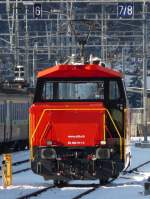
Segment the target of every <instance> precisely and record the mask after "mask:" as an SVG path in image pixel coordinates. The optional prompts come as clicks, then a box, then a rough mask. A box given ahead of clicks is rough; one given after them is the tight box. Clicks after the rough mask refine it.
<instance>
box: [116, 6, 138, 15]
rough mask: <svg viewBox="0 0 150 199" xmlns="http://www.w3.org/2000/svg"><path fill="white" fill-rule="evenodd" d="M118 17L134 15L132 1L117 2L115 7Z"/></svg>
mask: <svg viewBox="0 0 150 199" xmlns="http://www.w3.org/2000/svg"><path fill="white" fill-rule="evenodd" d="M117 11H118V12H117V13H118V17H122V18H130V17H132V16H133V15H134V4H133V3H118V7H117Z"/></svg>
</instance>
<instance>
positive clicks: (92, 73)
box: [37, 64, 122, 78]
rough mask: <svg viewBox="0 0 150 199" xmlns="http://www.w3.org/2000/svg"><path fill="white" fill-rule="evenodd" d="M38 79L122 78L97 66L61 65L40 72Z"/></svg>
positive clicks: (120, 75) (115, 72) (117, 73)
mask: <svg viewBox="0 0 150 199" xmlns="http://www.w3.org/2000/svg"><path fill="white" fill-rule="evenodd" d="M37 77H38V78H92V77H108V78H113V77H120V78H121V77H122V74H121V73H120V72H117V71H114V70H112V69H110V68H105V67H103V66H100V65H97V64H86V65H68V64H61V65H56V66H53V67H50V68H48V69H45V70H42V71H40V72H38V75H37Z"/></svg>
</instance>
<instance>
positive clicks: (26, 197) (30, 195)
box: [16, 185, 56, 199]
mask: <svg viewBox="0 0 150 199" xmlns="http://www.w3.org/2000/svg"><path fill="white" fill-rule="evenodd" d="M55 187H56V186H55V185H53V186H52V185H50V186H48V187H45V188H44V189H41V190H38V191H35V192H32V193H30V194H27V195H24V196H21V197H18V198H16V199H28V198H31V197H36V196H38V195H40V194H41V193H43V192H46V191H48V190H49V189H53V188H55Z"/></svg>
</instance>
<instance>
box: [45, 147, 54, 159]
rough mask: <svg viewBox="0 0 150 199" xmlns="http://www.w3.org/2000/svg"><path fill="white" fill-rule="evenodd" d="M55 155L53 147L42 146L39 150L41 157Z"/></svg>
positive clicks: (47, 157) (49, 157)
mask: <svg viewBox="0 0 150 199" xmlns="http://www.w3.org/2000/svg"><path fill="white" fill-rule="evenodd" d="M56 157H57V155H56V151H55V149H53V148H44V149H42V150H41V158H43V159H55V158H56Z"/></svg>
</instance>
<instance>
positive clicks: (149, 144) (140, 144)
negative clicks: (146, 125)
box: [135, 141, 150, 148]
mask: <svg viewBox="0 0 150 199" xmlns="http://www.w3.org/2000/svg"><path fill="white" fill-rule="evenodd" d="M135 146H136V147H140V148H150V142H149V141H147V142H144V141H143V142H136V143H135Z"/></svg>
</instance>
